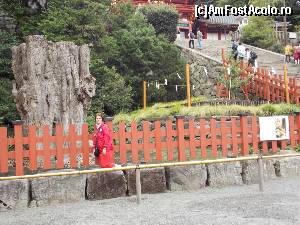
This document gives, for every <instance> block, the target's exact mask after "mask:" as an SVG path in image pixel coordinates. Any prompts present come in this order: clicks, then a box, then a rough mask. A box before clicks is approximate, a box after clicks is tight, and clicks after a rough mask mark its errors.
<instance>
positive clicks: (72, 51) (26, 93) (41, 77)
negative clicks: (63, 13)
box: [12, 35, 96, 129]
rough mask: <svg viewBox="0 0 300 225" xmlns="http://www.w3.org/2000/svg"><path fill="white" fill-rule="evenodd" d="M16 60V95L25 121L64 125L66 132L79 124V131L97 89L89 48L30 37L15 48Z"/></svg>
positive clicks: (14, 56) (14, 87)
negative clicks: (69, 127) (68, 128)
mask: <svg viewBox="0 0 300 225" xmlns="http://www.w3.org/2000/svg"><path fill="white" fill-rule="evenodd" d="M12 59H13V60H12V69H13V73H14V77H15V83H14V86H13V96H14V99H15V102H16V105H17V109H18V111H19V113H20V116H21V118H22V120H25V121H26V124H35V125H38V126H39V125H50V126H53V125H54V124H56V123H62V124H63V125H64V128H65V129H66V128H67V127H68V125H69V124H76V127H77V129H78V128H79V127H80V126H81V125H82V123H83V122H84V120H85V118H86V115H87V111H88V109H89V108H90V105H91V98H92V97H93V96H94V95H95V89H96V86H95V78H94V77H93V76H92V75H91V74H90V71H89V62H90V50H89V47H88V46H87V45H82V46H77V45H75V44H74V43H72V42H56V43H53V42H50V41H47V40H46V39H45V38H44V37H43V36H38V35H35V36H28V37H27V38H26V43H23V44H20V45H19V46H15V47H13V48H12Z"/></svg>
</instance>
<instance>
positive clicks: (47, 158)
mask: <svg viewBox="0 0 300 225" xmlns="http://www.w3.org/2000/svg"><path fill="white" fill-rule="evenodd" d="M43 152H44V169H50V168H51V151H50V134H49V126H47V125H45V126H43Z"/></svg>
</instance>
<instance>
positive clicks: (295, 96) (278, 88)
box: [217, 49, 300, 104]
mask: <svg viewBox="0 0 300 225" xmlns="http://www.w3.org/2000/svg"><path fill="white" fill-rule="evenodd" d="M222 62H223V65H224V67H227V66H228V62H227V60H226V58H225V51H224V49H222ZM244 62H245V63H244V64H241V68H243V69H244V70H243V72H242V74H241V78H246V77H247V76H248V75H249V74H254V77H253V79H251V80H250V81H249V83H248V85H245V86H244V87H242V90H243V92H244V94H245V97H246V99H248V95H249V94H250V93H252V94H254V95H255V96H257V97H259V98H261V99H263V100H267V101H270V102H286V93H285V85H284V76H283V75H280V74H279V75H273V74H271V73H270V72H269V71H268V70H267V69H261V68H258V69H257V71H256V72H254V69H253V68H251V67H248V66H247V65H248V63H246V60H244ZM296 79H297V78H295V77H289V79H288V92H289V96H290V103H294V104H299V98H300V86H298V84H297V80H296ZM217 89H218V93H217V95H218V96H219V97H228V90H227V89H226V88H225V87H224V86H223V85H222V84H218V85H217Z"/></svg>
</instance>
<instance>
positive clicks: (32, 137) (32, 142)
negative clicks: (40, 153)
mask: <svg viewBox="0 0 300 225" xmlns="http://www.w3.org/2000/svg"><path fill="white" fill-rule="evenodd" d="M28 137H29V159H30V169H31V170H36V168H37V164H36V162H37V158H36V128H35V126H34V125H30V126H29V132H28Z"/></svg>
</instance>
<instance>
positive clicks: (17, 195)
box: [0, 180, 29, 212]
mask: <svg viewBox="0 0 300 225" xmlns="http://www.w3.org/2000/svg"><path fill="white" fill-rule="evenodd" d="M28 202H29V182H28V180H8V181H0V212H1V211H6V210H8V209H23V208H26V207H27V206H28Z"/></svg>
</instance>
